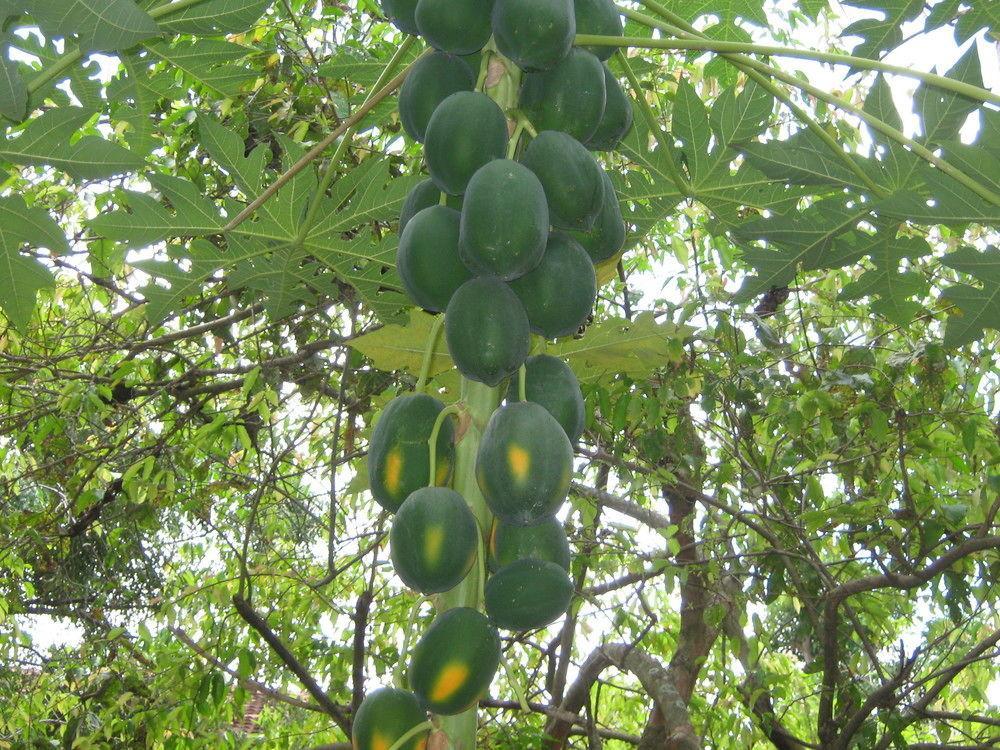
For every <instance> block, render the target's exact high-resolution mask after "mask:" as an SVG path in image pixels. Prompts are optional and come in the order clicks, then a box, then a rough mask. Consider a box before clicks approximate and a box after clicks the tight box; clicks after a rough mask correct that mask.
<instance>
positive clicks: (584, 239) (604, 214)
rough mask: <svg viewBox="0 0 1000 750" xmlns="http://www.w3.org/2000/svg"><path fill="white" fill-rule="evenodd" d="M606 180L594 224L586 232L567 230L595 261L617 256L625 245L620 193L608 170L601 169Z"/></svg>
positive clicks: (598, 261)
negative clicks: (599, 208)
mask: <svg viewBox="0 0 1000 750" xmlns="http://www.w3.org/2000/svg"><path fill="white" fill-rule="evenodd" d="M601 176H602V178H603V182H604V193H603V198H602V200H601V210H600V213H598V214H597V220H596V221H595V222H594V226H593V227H591V228H590V229H589V230H588V231H586V232H567V234H569V236H570V237H572V238H573V239H574V240H576V241H577V242H579V243H580V245H581V246H582V247H583V249H584V250H586V251H587V255H589V256H590V259H591V260H592V261H593V262H594V263H600V262H602V261H605V260H607V259H608V258H613V257H615V256H616V255H617V254H618V253H619V252H620V251H621V249H622V247H623V246H624V245H625V222H624V220H623V219H622V207H621V204H619V202H618V193H617V192H616V191H615V186H614V185H613V184H611V178H610V177H608V174H607V172H605V171H604V170H601Z"/></svg>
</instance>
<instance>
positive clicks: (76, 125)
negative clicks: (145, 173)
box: [0, 107, 145, 180]
mask: <svg viewBox="0 0 1000 750" xmlns="http://www.w3.org/2000/svg"><path fill="white" fill-rule="evenodd" d="M91 117H92V113H91V112H89V111H87V110H85V109H82V108H80V107H59V108H57V109H52V110H49V111H48V112H46V113H44V114H42V115H40V116H39V117H36V118H34V119H33V120H31V121H30V122H29V123H28V125H27V127H26V128H24V130H23V131H22V132H21V134H20V135H19V136H18V137H17V138H11V137H10V136H9V134H8V136H7V137H5V138H0V158H2V159H7V160H8V161H11V162H14V163H15V164H25V165H29V166H36V165H49V166H52V167H54V168H56V169H59V170H62V171H63V172H66V173H67V174H69V175H70V176H71V177H73V178H74V179H77V180H100V179H103V178H107V177H112V176H114V175H116V174H121V173H123V172H132V171H135V170H137V169H139V168H140V167H142V166H143V164H144V163H145V162H144V160H143V159H142V157H140V156H139V155H137V154H134V153H132V152H131V151H129V150H128V149H125V148H122V147H121V146H119V145H117V144H115V143H111V142H110V141H106V140H104V139H103V138H99V137H98V136H94V135H85V136H83V137H82V138H80V139H78V140H76V141H73V137H74V136H75V135H76V133H77V131H78V130H80V129H81V128H82V127H83V126H84V125H85V124H86V123H87V121H88V120H90V118H91Z"/></svg>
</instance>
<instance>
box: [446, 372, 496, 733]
mask: <svg viewBox="0 0 1000 750" xmlns="http://www.w3.org/2000/svg"><path fill="white" fill-rule="evenodd" d="M500 398H501V395H500V389H499V388H490V387H489V386H487V385H483V384H482V383H475V382H473V381H471V380H466V379H465V378H462V400H463V401H464V402H465V406H466V409H468V412H469V415H470V416H471V418H472V423H471V424H470V425H469V428H468V430H466V432H465V435H464V436H463V437H462V439H461V441H460V442H459V443H458V446H457V449H456V453H455V481H454V488H455V491H456V492H458V493H459V494H461V495H462V497H464V498H465V501H466V502H467V503H468V504H469V507H470V508H472V512H473V514H474V515H475V516H476V519H477V520H478V521H479V526H480V529H481V530H482V532H483V534H487V533H489V530H490V526H491V525H492V523H493V516H492V515H491V514H490V511H489V508H487V507H486V501H485V500H484V499H483V495H482V493H481V492H480V491H479V484H478V482H477V481H476V453H477V452H478V451H479V440H480V438H481V437H482V434H483V430H484V429H486V423H487V422H488V421H489V418H490V415H491V414H493V412H494V410H495V409H496V408H497V406H498V405H499V404H500ZM481 596H482V592H480V590H479V566H478V565H477V566H475V567H474V568H473V569H472V572H471V573H469V575H468V576H467V577H466V579H465V580H464V581H463V582H462V583H460V584H459V585H458V586H456V587H455V588H453V589H452V590H451V591H448V592H446V593H444V594H442V595H441V596H440V598H439V600H438V609H440V610H441V611H442V612H443V611H444V610H447V609H451V608H453V607H476V608H478V607H479V600H480V598H481ZM478 725H479V724H478V717H477V712H476V709H475V708H471V709H469V710H468V711H466V712H465V713H461V714H458V715H457V716H442V717H441V728H442V729H443V730H444V731H445V732H446V733H447V734H448V736H449V737H450V738H451V741H452V748H453V750H474V749H475V747H476V730H477V728H478Z"/></svg>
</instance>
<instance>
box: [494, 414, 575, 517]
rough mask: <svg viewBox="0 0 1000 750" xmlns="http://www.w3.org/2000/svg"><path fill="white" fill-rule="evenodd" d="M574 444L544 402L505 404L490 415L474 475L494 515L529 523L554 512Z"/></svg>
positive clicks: (570, 473)
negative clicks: (571, 444)
mask: <svg viewBox="0 0 1000 750" xmlns="http://www.w3.org/2000/svg"><path fill="white" fill-rule="evenodd" d="M572 476H573V448H572V446H570V444H569V438H567V437H566V433H565V432H563V428H562V427H561V426H560V424H559V423H558V422H557V421H556V420H555V418H554V417H553V416H552V415H551V414H549V413H548V412H547V411H546V410H545V408H544V407H542V406H540V405H538V404H534V403H532V402H530V401H518V402H516V403H512V404H507V405H506V406H503V407H501V408H499V409H497V410H496V411H495V412H493V416H492V417H490V421H489V422H488V423H487V425H486V430H485V431H484V432H483V437H482V440H481V441H480V443H479V453H478V454H477V456H476V480H477V482H478V483H479V489H480V490H482V493H483V497H484V498H485V499H486V504H487V505H488V506H489V508H490V510H491V511H493V515H495V516H496V517H497V518H499V519H500V520H501V521H504V522H506V523H511V524H515V525H517V526H531V525H532V524H536V523H540V522H541V521H543V520H544V519H545V518H547V517H548V516H552V515H555V513H556V511H557V510H559V506H560V505H562V503H563V501H564V500H565V499H566V494H567V493H568V492H569V484H570V479H571V478H572Z"/></svg>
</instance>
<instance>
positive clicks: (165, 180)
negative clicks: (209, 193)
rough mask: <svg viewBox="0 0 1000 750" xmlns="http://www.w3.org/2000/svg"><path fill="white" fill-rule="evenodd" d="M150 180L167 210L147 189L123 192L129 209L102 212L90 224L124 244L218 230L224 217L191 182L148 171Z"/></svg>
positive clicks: (142, 244) (137, 244)
mask: <svg viewBox="0 0 1000 750" xmlns="http://www.w3.org/2000/svg"><path fill="white" fill-rule="evenodd" d="M149 182H150V184H151V185H152V186H153V187H154V188H155V189H156V190H158V191H159V192H160V194H161V195H162V196H163V197H164V198H166V199H167V200H168V201H170V206H172V207H173V212H171V211H170V210H169V209H168V208H167V207H166V206H164V205H163V204H161V203H160V201H159V200H157V199H156V198H154V197H153V196H151V195H149V194H148V193H135V192H125V193H123V195H124V196H125V197H126V199H127V204H128V208H129V210H125V209H119V210H116V211H112V212H110V213H106V214H102V215H100V216H98V217H96V218H95V219H92V220H91V221H90V222H89V226H90V228H91V229H92V230H93V231H94V232H96V233H98V234H99V235H101V236H102V237H107V238H108V239H111V240H116V241H118V242H124V243H125V244H126V246H127V247H128V248H142V247H148V246H149V245H153V244H155V243H157V242H160V241H162V240H165V239H167V238H168V237H199V236H205V235H213V234H218V233H219V232H220V231H221V230H222V227H223V226H224V225H225V221H224V220H223V218H222V217H221V216H220V214H219V210H218V209H217V208H216V207H215V205H214V204H213V203H212V202H211V201H210V200H208V199H207V198H205V197H204V196H203V195H202V194H201V191H200V190H198V188H197V187H196V186H195V185H193V184H192V183H190V182H188V181H186V180H181V179H179V178H177V177H170V176H169V175H152V176H150V177H149Z"/></svg>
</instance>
